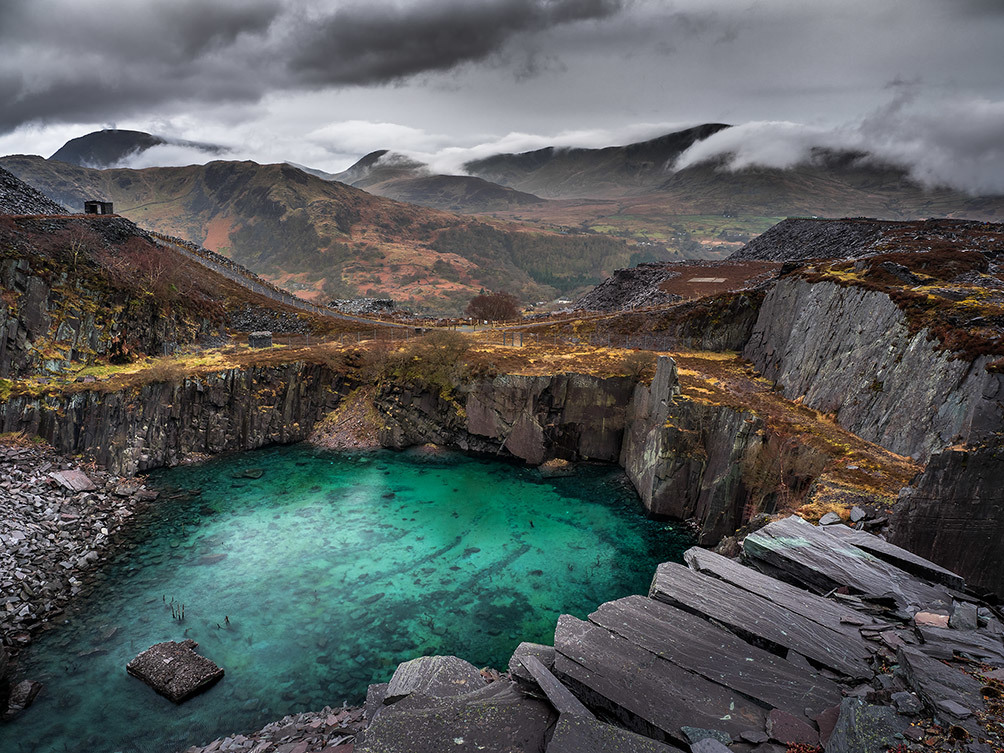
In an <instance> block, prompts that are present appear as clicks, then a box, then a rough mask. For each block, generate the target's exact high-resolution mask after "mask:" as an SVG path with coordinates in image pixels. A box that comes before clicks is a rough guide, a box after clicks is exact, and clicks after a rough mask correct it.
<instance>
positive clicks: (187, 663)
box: [126, 640, 223, 703]
mask: <svg viewBox="0 0 1004 753" xmlns="http://www.w3.org/2000/svg"><path fill="white" fill-rule="evenodd" d="M198 647H199V644H198V643H196V642H195V641H192V640H186V641H182V642H181V643H175V642H174V641H167V642H166V643H158V644H157V645H155V646H151V647H150V648H148V649H147V650H146V651H144V652H143V653H141V654H140V655H139V656H137V657H136V658H135V659H133V660H132V661H131V662H129V663H128V664H127V665H126V672H128V673H129V674H131V675H132V676H133V677H138V678H139V679H140V680H142V681H143V682H145V683H146V684H147V685H149V686H150V687H151V688H153V689H154V690H156V691H157V692H158V693H160V694H161V695H162V696H164V697H165V698H168V699H170V700H171V701H174V702H175V703H181V702H182V701H185V700H187V699H188V698H191V697H192V696H193V695H196V694H198V693H201V692H202V691H204V690H206V689H208V688H209V687H210V686H212V685H213V684H215V683H216V682H218V681H219V680H220V679H221V678H222V677H223V670H222V669H221V668H220V667H218V666H216V664H215V663H213V662H212V661H210V660H209V659H207V658H206V657H204V656H200V655H199V654H197V653H195V649H196V648H198Z"/></svg>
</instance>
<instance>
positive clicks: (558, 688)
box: [521, 656, 593, 719]
mask: <svg viewBox="0 0 1004 753" xmlns="http://www.w3.org/2000/svg"><path fill="white" fill-rule="evenodd" d="M521 661H522V662H523V666H524V667H526V669H527V671H528V672H529V673H530V674H531V675H532V676H533V679H534V680H536V681H537V685H538V686H539V687H540V689H541V690H543V691H544V695H545V696H547V700H548V702H549V703H550V704H551V705H552V706H554V710H555V711H557V712H558V713H559V714H561V715H562V716H582V717H586V718H589V719H592V718H593V715H592V714H591V713H590V712H589V710H588V709H587V708H586V707H585V706H583V705H582V701H580V700H579V699H578V698H576V697H575V696H574V695H572V692H571V691H570V690H569V689H568V688H566V687H565V686H564V685H562V684H561V683H560V682H559V681H558V678H556V677H555V676H554V675H552V674H551V672H550V671H549V670H548V669H547V668H546V667H545V666H544V665H543V664H541V662H540V659H538V658H537V657H536V656H525V657H523V659H522V660H521Z"/></svg>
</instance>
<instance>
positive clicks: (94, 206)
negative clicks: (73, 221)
mask: <svg viewBox="0 0 1004 753" xmlns="http://www.w3.org/2000/svg"><path fill="white" fill-rule="evenodd" d="M84 214H115V212H114V211H113V210H112V203H111V202H110V201H85V202H84Z"/></svg>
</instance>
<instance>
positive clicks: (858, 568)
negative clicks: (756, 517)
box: [743, 515, 952, 608]
mask: <svg viewBox="0 0 1004 753" xmlns="http://www.w3.org/2000/svg"><path fill="white" fill-rule="evenodd" d="M743 554H744V555H745V556H746V557H748V558H750V559H751V560H753V561H754V562H755V564H756V566H757V567H759V568H760V569H762V570H764V571H765V572H767V573H768V574H769V575H776V576H778V577H781V578H783V579H785V580H789V581H797V582H799V583H802V584H804V585H805V586H806V587H807V588H810V589H813V590H815V591H817V592H819V593H827V592H829V591H832V590H833V589H836V588H840V587H842V586H846V587H847V588H848V589H850V590H851V591H852V592H854V593H858V594H862V595H863V596H864V597H866V598H872V599H891V600H893V601H894V602H895V603H896V604H897V605H898V606H899V607H900V608H906V607H909V606H916V607H921V608H932V607H937V606H942V607H945V608H947V607H950V606H951V604H952V597H951V596H950V595H949V593H948V592H947V591H946V590H945V588H944V587H942V586H934V585H931V584H930V583H927V582H925V581H923V580H921V579H920V578H918V577H916V576H914V575H911V574H910V573H908V572H906V571H905V570H902V569H900V568H898V567H896V566H895V565H891V564H889V563H888V562H885V561H883V560H881V559H879V558H878V557H876V556H875V555H874V554H872V553H871V552H866V551H865V550H864V549H861V548H860V547H858V546H856V545H855V544H853V543H851V541H850V540H849V539H845V538H844V537H842V536H834V535H833V534H831V533H827V532H826V530H825V529H823V528H820V527H818V526H814V525H812V524H811V523H806V522H805V521H804V520H802V519H801V518H799V517H798V516H796V515H792V516H791V517H789V518H785V519H783V520H778V521H775V522H773V523H771V524H770V525H767V526H764V527H763V528H761V529H760V530H759V531H756V532H754V533H751V534H750V535H749V536H747V537H746V539H745V540H744V541H743Z"/></svg>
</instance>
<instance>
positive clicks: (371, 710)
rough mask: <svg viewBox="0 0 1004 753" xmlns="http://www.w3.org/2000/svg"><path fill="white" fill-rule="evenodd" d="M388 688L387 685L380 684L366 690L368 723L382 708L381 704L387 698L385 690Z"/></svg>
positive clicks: (384, 683)
mask: <svg viewBox="0 0 1004 753" xmlns="http://www.w3.org/2000/svg"><path fill="white" fill-rule="evenodd" d="M389 686H390V684H389V683H386V682H381V683H379V684H376V685H370V686H369V687H368V688H366V718H367V719H369V720H370V721H373V718H374V717H375V716H376V715H377V712H378V711H380V709H382V708H383V702H384V699H385V698H386V697H387V688H388V687H389Z"/></svg>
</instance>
